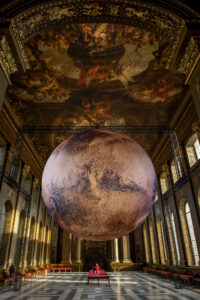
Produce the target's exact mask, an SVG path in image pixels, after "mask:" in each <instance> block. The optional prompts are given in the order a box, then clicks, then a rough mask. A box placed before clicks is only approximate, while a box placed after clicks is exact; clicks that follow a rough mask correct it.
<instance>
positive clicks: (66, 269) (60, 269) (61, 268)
mask: <svg viewBox="0 0 200 300" xmlns="http://www.w3.org/2000/svg"><path fill="white" fill-rule="evenodd" d="M49 270H53V272H54V271H58V272H60V271H62V270H63V271H65V272H66V271H70V272H72V268H63V267H60V268H59V267H55V268H54V267H53V268H50V269H49Z"/></svg>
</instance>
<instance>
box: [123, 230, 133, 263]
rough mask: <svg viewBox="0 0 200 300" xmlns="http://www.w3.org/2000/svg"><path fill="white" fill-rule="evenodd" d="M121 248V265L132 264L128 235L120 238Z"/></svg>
mask: <svg viewBox="0 0 200 300" xmlns="http://www.w3.org/2000/svg"><path fill="white" fill-rule="evenodd" d="M122 248H123V260H122V262H123V263H132V261H131V257H130V242H129V234H127V235H124V236H123V237H122Z"/></svg>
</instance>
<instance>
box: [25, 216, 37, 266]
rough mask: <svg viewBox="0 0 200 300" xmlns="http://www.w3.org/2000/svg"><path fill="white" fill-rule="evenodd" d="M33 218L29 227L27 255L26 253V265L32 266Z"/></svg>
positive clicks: (33, 244)
mask: <svg viewBox="0 0 200 300" xmlns="http://www.w3.org/2000/svg"><path fill="white" fill-rule="evenodd" d="M35 229H36V225H35V218H34V217H32V219H31V225H30V235H29V242H28V253H27V264H28V265H32V259H33V254H34V246H35Z"/></svg>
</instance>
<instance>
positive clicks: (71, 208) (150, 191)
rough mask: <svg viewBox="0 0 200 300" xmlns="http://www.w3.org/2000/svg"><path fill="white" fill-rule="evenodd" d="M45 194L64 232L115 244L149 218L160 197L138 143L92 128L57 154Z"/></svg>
mask: <svg viewBox="0 0 200 300" xmlns="http://www.w3.org/2000/svg"><path fill="white" fill-rule="evenodd" d="M42 193H43V198H44V202H45V205H46V207H47V209H48V212H49V213H50V215H51V216H52V217H53V218H54V220H55V221H56V222H57V223H58V224H59V225H60V226H61V227H62V228H64V229H66V230H67V231H68V232H70V233H72V234H74V235H76V236H79V237H81V238H84V239H88V240H94V241H102V240H111V239H114V238H118V237H120V236H122V235H125V234H128V233H129V232H130V231H132V230H134V229H135V228H136V227H137V226H138V225H139V224H141V223H142V222H143V220H144V219H145V218H146V217H147V215H148V214H149V212H150V210H151V207H152V205H153V202H154V200H155V196H156V174H155V170H154V167H153V164H152V162H151V159H150V158H149V156H148V155H147V153H146V152H145V151H144V149H143V148H142V147H141V146H140V145H139V144H138V143H136V142H135V141H134V140H133V139H131V138H130V137H128V136H126V135H124V134H121V133H118V132H112V131H108V130H98V129H91V130H86V131H81V132H79V133H76V134H74V135H73V136H71V137H69V138H68V139H66V140H65V141H64V142H62V143H61V144H60V145H59V146H58V147H57V148H56V149H55V150H54V151H53V152H52V154H51V156H50V157H49V159H48V161H47V163H46V165H45V168H44V171H43V176H42Z"/></svg>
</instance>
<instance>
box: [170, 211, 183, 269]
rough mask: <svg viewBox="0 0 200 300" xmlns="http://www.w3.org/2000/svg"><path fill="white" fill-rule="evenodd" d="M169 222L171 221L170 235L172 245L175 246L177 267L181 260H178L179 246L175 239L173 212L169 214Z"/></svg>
mask: <svg viewBox="0 0 200 300" xmlns="http://www.w3.org/2000/svg"><path fill="white" fill-rule="evenodd" d="M170 221H171V226H172V233H173V238H174V245H175V251H176V262H177V264H178V265H179V264H180V259H181V258H180V252H179V245H178V239H177V233H176V226H175V222H174V214H173V212H171V213H170Z"/></svg>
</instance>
